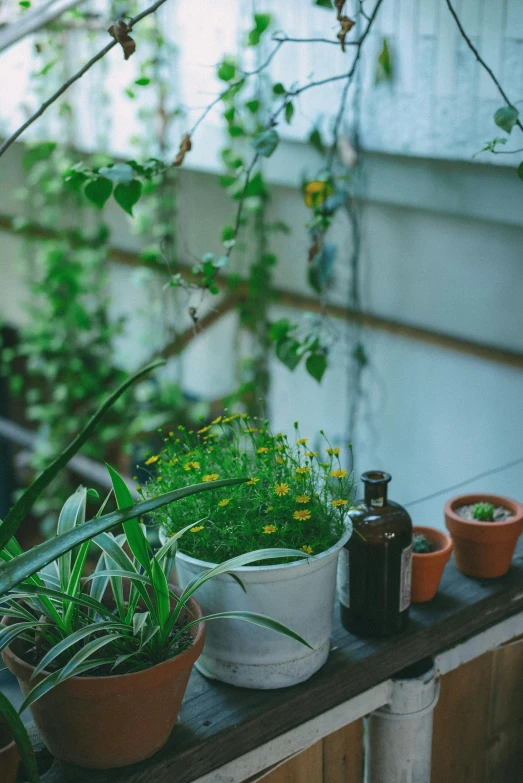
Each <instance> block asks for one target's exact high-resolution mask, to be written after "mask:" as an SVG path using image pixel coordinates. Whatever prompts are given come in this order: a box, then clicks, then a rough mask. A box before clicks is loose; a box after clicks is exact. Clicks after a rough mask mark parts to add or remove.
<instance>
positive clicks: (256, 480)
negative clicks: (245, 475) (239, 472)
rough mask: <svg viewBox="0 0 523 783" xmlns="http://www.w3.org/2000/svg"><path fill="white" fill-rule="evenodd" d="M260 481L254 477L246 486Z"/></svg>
mask: <svg viewBox="0 0 523 783" xmlns="http://www.w3.org/2000/svg"><path fill="white" fill-rule="evenodd" d="M259 480H260V479H259V478H255V477H254V476H253V477H252V478H251V479H249V481H246V482H245V483H246V484H257V483H258V481H259Z"/></svg>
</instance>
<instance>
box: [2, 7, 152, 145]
mask: <svg viewBox="0 0 523 783" xmlns="http://www.w3.org/2000/svg"><path fill="white" fill-rule="evenodd" d="M166 1H167V0H156V3H153V5H151V6H149V8H146V9H145V11H142V12H141V13H140V14H138V15H137V16H135V17H134V18H133V19H131V21H130V22H128V27H129V29H130V30H131V29H132V28H133V27H134V25H135V24H137V23H138V22H140V21H141V20H142V19H144V18H145V17H146V16H149V14H153V13H154V12H155V11H156V10H157V9H158V8H159V7H160V6H161V5H163V4H164V3H165V2H166ZM117 45H118V41H116V39H114V40H112V41H111V42H110V43H108V44H107V46H105V47H104V48H103V49H102V50H101V51H100V52H98V54H95V56H94V57H92V58H91V59H90V60H89V62H88V63H86V64H85V65H84V66H83V68H80V70H79V71H77V72H76V73H75V74H74V75H73V76H71V78H70V79H68V80H67V81H66V82H65V83H64V84H62V86H61V87H60V89H58V90H57V91H56V92H55V93H54V95H51V97H50V98H48V99H47V100H46V101H44V103H42V105H41V106H40V108H39V109H38V110H37V111H35V113H34V114H32V115H31V117H29V119H28V120H26V122H24V124H23V125H21V126H20V128H18V130H16V131H15V132H14V133H13V134H12V135H11V136H9V138H8V139H6V141H4V143H3V144H2V146H1V147H0V157H2V155H3V154H4V152H5V151H6V150H7V149H9V147H10V146H11V144H13V143H14V142H15V141H16V140H17V139H18V138H19V137H20V136H21V135H22V133H24V131H26V130H27V128H29V127H30V126H31V125H32V124H33V122H35V121H36V120H37V119H38V118H39V117H41V116H42V114H43V113H44V112H45V110H46V109H48V108H49V106H51V105H52V104H53V103H54V102H55V101H57V100H58V98H60V96H61V95H63V94H64V92H67V90H68V89H69V87H70V86H71V85H72V84H74V83H75V82H76V81H78V79H81V78H82V76H83V75H84V73H87V71H88V70H89V69H90V68H92V66H93V65H94V64H95V63H97V62H98V61H99V60H101V59H102V58H103V57H105V55H106V54H107V53H108V52H110V51H111V49H112V48H113V47H115V46H117Z"/></svg>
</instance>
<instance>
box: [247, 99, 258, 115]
mask: <svg viewBox="0 0 523 783" xmlns="http://www.w3.org/2000/svg"><path fill="white" fill-rule="evenodd" d="M245 105H246V107H247V108H248V109H249V111H250V112H251V114H256V112H257V111H258V110H259V108H260V101H257V100H254V101H247V103H246V104H245Z"/></svg>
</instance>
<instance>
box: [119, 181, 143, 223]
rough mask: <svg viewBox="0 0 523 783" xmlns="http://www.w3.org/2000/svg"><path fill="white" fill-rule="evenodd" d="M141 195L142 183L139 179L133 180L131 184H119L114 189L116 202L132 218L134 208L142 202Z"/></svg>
mask: <svg viewBox="0 0 523 783" xmlns="http://www.w3.org/2000/svg"><path fill="white" fill-rule="evenodd" d="M141 195H142V183H141V182H140V180H138V179H132V180H131V181H130V182H119V183H118V185H117V186H116V187H115V189H114V200H115V201H116V203H117V204H119V206H121V208H122V209H124V210H125V211H126V212H127V213H128V214H129V215H131V216H132V214H133V207H134V205H135V204H136V203H137V202H138V201H139V200H140V196H141Z"/></svg>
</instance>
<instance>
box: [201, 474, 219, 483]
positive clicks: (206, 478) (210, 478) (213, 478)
mask: <svg viewBox="0 0 523 783" xmlns="http://www.w3.org/2000/svg"><path fill="white" fill-rule="evenodd" d="M217 478H218V474H217V473H208V474H207V476H204V477H203V478H202V481H216V479H217Z"/></svg>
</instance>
